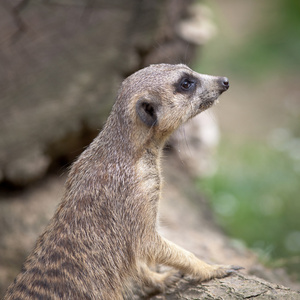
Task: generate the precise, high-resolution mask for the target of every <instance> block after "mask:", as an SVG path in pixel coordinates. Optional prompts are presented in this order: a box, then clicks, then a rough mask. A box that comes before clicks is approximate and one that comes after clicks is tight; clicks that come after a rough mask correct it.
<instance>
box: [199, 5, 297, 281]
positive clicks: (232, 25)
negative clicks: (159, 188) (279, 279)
mask: <svg viewBox="0 0 300 300" xmlns="http://www.w3.org/2000/svg"><path fill="white" fill-rule="evenodd" d="M206 4H207V5H208V6H209V7H210V9H211V10H212V12H213V14H214V20H215V22H216V24H217V27H218V34H217V36H216V37H215V38H214V39H212V40H211V41H210V42H209V43H208V44H207V45H205V47H203V48H202V49H201V52H200V54H199V56H198V58H199V61H198V62H197V63H196V66H197V68H199V69H200V70H201V72H204V73H206V72H210V73H215V74H224V75H226V76H228V77H229V79H230V85H231V87H230V90H229V91H228V93H225V94H224V95H223V97H222V98H221V101H220V104H219V105H218V106H217V107H216V108H215V109H214V112H215V115H216V116H217V117H216V119H217V120H218V122H219V128H220V131H221V143H220V145H219V147H218V152H217V155H216V161H217V165H218V168H217V170H216V172H215V174H214V175H213V176H212V177H209V178H202V179H201V180H199V182H198V185H199V187H200V188H201V189H202V190H205V193H206V194H207V196H208V197H209V199H210V201H211V203H212V206H213V208H214V210H215V212H216V214H217V215H218V218H219V221H220V223H221V224H222V225H223V226H224V227H225V228H226V230H227V232H228V233H229V234H230V235H231V236H233V237H235V238H237V239H240V240H241V241H242V242H243V243H246V244H247V246H249V247H251V248H252V249H254V250H255V251H257V252H258V253H259V255H260V258H261V259H262V260H263V261H264V262H265V263H268V264H271V265H273V266H274V265H276V266H285V267H287V268H288V269H289V270H290V271H291V273H293V275H294V276H295V277H297V278H298V279H299V278H300V277H299V272H300V218H299V213H300V80H299V79H300V71H299V70H300V69H299V66H300V2H299V1H296V0H295V1H294V0H287V1H279V0H275V1H207V2H206ZM212 118H213V117H212Z"/></svg>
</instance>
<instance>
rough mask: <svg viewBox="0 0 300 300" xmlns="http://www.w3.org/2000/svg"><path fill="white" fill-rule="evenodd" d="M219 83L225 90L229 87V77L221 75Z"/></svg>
mask: <svg viewBox="0 0 300 300" xmlns="http://www.w3.org/2000/svg"><path fill="white" fill-rule="evenodd" d="M219 84H220V86H221V88H222V89H223V91H224V92H225V91H227V90H228V89H229V80H228V78H227V77H220V79H219Z"/></svg>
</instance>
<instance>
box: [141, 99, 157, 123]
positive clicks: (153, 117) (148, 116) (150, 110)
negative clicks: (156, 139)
mask: <svg viewBox="0 0 300 300" xmlns="http://www.w3.org/2000/svg"><path fill="white" fill-rule="evenodd" d="M157 110H158V104H157V103H155V101H153V100H150V99H146V98H141V99H139V100H138V101H137V103H136V112H137V114H138V116H139V117H140V119H141V120H142V122H144V123H145V124H146V125H147V126H149V127H152V126H154V125H156V124H157V121H158V120H157Z"/></svg>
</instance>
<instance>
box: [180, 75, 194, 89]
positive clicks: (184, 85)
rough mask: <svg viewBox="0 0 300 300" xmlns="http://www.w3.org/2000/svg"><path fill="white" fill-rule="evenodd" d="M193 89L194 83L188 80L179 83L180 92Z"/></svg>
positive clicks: (184, 79)
mask: <svg viewBox="0 0 300 300" xmlns="http://www.w3.org/2000/svg"><path fill="white" fill-rule="evenodd" d="M194 87H195V81H193V80H190V79H188V78H183V79H182V80H181V82H180V89H181V90H182V91H189V90H191V89H193V88H194Z"/></svg>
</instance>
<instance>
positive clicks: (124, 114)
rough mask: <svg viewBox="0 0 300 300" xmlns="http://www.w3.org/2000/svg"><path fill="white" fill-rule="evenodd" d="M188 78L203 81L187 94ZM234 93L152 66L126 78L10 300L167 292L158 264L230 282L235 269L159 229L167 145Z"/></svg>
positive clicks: (188, 73) (220, 83)
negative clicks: (134, 283) (136, 287)
mask: <svg viewBox="0 0 300 300" xmlns="http://www.w3.org/2000/svg"><path fill="white" fill-rule="evenodd" d="M183 77H188V78H193V80H194V79H196V81H195V80H194V81H195V87H194V89H193V91H184V90H182V88H181V86H182V85H181V83H180V82H181V81H180V80H181V79H182V78H183ZM227 88H228V82H227V86H226V78H221V77H213V76H207V75H201V74H198V73H196V72H193V71H192V70H191V69H189V68H188V67H186V66H185V65H166V64H161V65H153V66H150V67H148V68H145V69H142V70H140V71H138V72H136V73H135V74H133V75H131V76H130V77H128V78H127V79H126V80H124V82H123V84H122V87H121V89H120V91H119V95H118V98H117V101H116V103H115V105H114V107H113V109H112V112H111V114H110V116H109V118H108V120H107V123H106V125H105V127H104V129H103V130H102V132H100V134H99V135H98V137H96V138H95V140H94V141H93V142H92V143H91V145H90V146H89V147H88V148H87V149H86V150H85V151H84V152H83V153H82V154H81V156H80V157H79V158H78V160H77V161H76V162H75V163H74V165H73V167H72V169H71V171H70V173H69V177H68V180H67V182H66V187H65V194H64V196H63V200H62V203H61V205H60V206H59V208H58V210H57V211H56V213H55V215H54V217H53V218H52V220H51V221H50V224H49V225H48V227H47V228H46V230H45V232H44V234H43V235H42V236H41V237H40V238H39V239H38V241H37V244H36V246H35V248H34V250H33V251H32V253H31V254H30V255H29V257H28V259H27V260H26V262H25V264H24V267H23V269H22V271H21V273H20V274H19V275H18V276H17V278H16V280H15V282H14V283H13V284H12V285H11V286H10V287H9V289H8V292H7V294H6V296H5V299H7V300H8V299H104V300H106V299H110V300H111V299H114V300H118V299H123V295H124V292H125V291H126V289H127V286H128V284H129V282H130V279H135V280H140V281H141V282H142V283H144V284H145V285H148V286H153V287H154V288H158V289H160V290H162V289H164V287H165V286H166V285H168V282H172V280H171V278H172V276H173V274H174V272H173V271H170V272H169V273H166V274H158V273H155V272H153V271H150V269H149V268H148V265H153V264H164V265H167V266H171V267H174V268H175V269H177V270H180V271H182V272H183V273H187V274H191V275H193V276H195V277H196V278H198V279H200V280H207V279H210V278H214V277H223V276H226V275H228V274H229V273H230V272H231V271H232V270H231V269H228V268H226V267H222V266H212V265H208V264H206V263H204V262H202V261H201V260H199V259H197V258H196V257H195V256H194V255H193V254H191V253H189V252H188V251H186V250H184V249H182V248H180V247H178V246H176V245H175V244H173V243H171V242H169V241H167V240H166V239H164V238H163V237H161V236H160V235H159V234H158V233H157V231H156V227H157V208H158V202H159V199H160V191H161V179H160V154H161V151H162V148H163V145H164V142H165V140H166V138H167V137H168V136H169V135H170V134H171V133H172V132H173V131H174V130H176V128H178V126H180V125H181V124H182V123H184V122H186V121H187V120H188V119H190V118H192V117H193V116H195V115H196V114H198V113H199V112H201V111H203V110H204V109H206V108H208V107H210V106H211V105H212V104H213V101H214V100H215V99H216V98H217V97H218V96H219V95H220V94H221V93H222V92H223V91H225V90H226V89H227ZM139 103H141V105H140V106H139ZM150 122H152V124H150Z"/></svg>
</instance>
